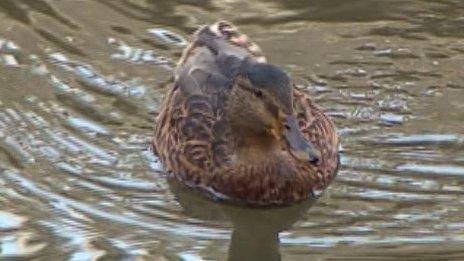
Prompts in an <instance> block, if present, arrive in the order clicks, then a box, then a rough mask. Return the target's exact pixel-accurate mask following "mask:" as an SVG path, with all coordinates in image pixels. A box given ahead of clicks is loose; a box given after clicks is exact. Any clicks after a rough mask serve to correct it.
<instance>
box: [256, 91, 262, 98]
mask: <svg viewBox="0 0 464 261" xmlns="http://www.w3.org/2000/svg"><path fill="white" fill-rule="evenodd" d="M255 95H256V97H258V98H261V97H263V92H262V91H261V90H255Z"/></svg>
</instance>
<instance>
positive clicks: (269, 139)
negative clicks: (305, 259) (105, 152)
mask: <svg viewBox="0 0 464 261" xmlns="http://www.w3.org/2000/svg"><path fill="white" fill-rule="evenodd" d="M174 81H175V82H174V84H173V85H172V88H171V89H170V90H169V92H168V93H167V96H166V98H165V101H164V103H163V105H162V106H161V109H160V110H159V114H158V117H157V119H156V124H155V130H154V141H153V150H154V153H155V154H156V155H157V156H158V157H159V158H160V160H161V162H162V163H163V164H164V167H165V170H166V171H167V173H170V174H171V175H172V176H173V177H175V178H177V179H178V180H180V181H181V182H182V183H184V184H186V185H187V186H190V187H195V188H197V189H201V190H204V191H206V192H207V193H209V194H211V195H214V196H215V197H216V198H217V197H219V198H227V199H231V200H236V201H241V202H246V203H248V204H257V205H274V204H280V205H281V204H289V203H292V202H297V201H302V200H304V199H308V198H310V197H313V196H314V195H317V193H318V192H320V191H322V190H323V189H325V188H326V187H327V186H328V185H329V183H330V181H331V180H332V179H333V178H334V177H335V175H336V172H337V169H338V162H339V160H338V159H339V156H338V143H339V141H338V137H337V135H336V132H335V128H334V124H333V123H332V121H331V120H330V119H329V118H328V117H327V116H326V115H325V114H324V113H323V111H322V110H321V109H319V108H318V107H317V106H316V105H315V104H314V103H313V102H312V101H311V100H310V98H309V96H308V95H307V94H306V93H305V92H303V91H302V90H298V89H296V88H295V87H294V84H293V83H292V80H291V78H290V77H289V75H288V74H287V73H285V72H284V71H283V70H282V69H281V68H279V67H277V66H275V65H272V64H270V63H267V62H266V58H265V57H264V55H263V53H262V51H261V49H260V48H259V47H258V46H257V45H256V44H255V43H253V42H251V41H250V40H249V39H248V37H247V36H246V35H244V34H242V33H240V32H239V31H238V29H237V28H236V27H235V26H234V25H232V24H231V23H229V22H225V21H221V22H217V23H215V24H213V25H209V26H204V27H202V28H200V29H199V30H197V31H196V33H195V34H194V35H193V39H192V42H191V43H190V45H189V46H187V48H186V49H185V50H184V52H183V54H182V57H181V58H180V61H179V63H178V65H177V68H176V70H175V77H174Z"/></svg>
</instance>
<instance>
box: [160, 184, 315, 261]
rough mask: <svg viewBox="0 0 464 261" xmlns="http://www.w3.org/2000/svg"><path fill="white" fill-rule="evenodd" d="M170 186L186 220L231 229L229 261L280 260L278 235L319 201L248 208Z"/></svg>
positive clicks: (182, 186)
mask: <svg viewBox="0 0 464 261" xmlns="http://www.w3.org/2000/svg"><path fill="white" fill-rule="evenodd" d="M168 184H169V187H170V189H171V191H172V192H173V193H174V195H175V196H176V198H177V200H178V202H179V203H180V205H181V206H182V208H183V210H184V214H186V215H187V216H189V217H192V218H196V219H201V220H203V221H207V222H209V223H211V222H220V223H226V224H230V225H231V226H232V235H231V239H230V244H229V252H228V260H242V261H243V260H281V254H280V240H279V233H280V232H282V231H283V230H287V229H290V228H291V227H292V225H293V224H295V223H296V222H297V221H299V220H302V219H303V218H304V215H305V213H307V212H308V210H309V208H310V207H311V206H312V205H313V204H314V202H315V201H316V200H315V199H312V200H307V201H305V202H302V203H298V204H295V205H292V206H287V207H280V208H276V207H274V208H247V207H244V206H237V205H232V204H228V203H223V202H222V203H221V202H214V201H212V200H211V199H209V198H207V197H206V196H204V195H202V194H200V192H197V191H192V190H191V189H189V188H187V187H186V186H184V185H183V184H181V183H179V182H178V181H177V180H174V179H169V180H168Z"/></svg>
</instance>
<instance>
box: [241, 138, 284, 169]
mask: <svg viewBox="0 0 464 261" xmlns="http://www.w3.org/2000/svg"><path fill="white" fill-rule="evenodd" d="M235 145H236V155H237V157H238V159H239V160H240V161H241V162H244V163H249V164H250V165H256V164H258V163H262V162H263V161H266V162H269V161H270V160H272V159H274V158H275V157H277V156H278V155H279V153H280V147H279V144H278V142H277V140H275V139H273V138H272V137H270V136H268V135H259V136H256V135H255V136H252V135H250V136H245V135H243V136H241V137H239V138H237V139H236V144H235Z"/></svg>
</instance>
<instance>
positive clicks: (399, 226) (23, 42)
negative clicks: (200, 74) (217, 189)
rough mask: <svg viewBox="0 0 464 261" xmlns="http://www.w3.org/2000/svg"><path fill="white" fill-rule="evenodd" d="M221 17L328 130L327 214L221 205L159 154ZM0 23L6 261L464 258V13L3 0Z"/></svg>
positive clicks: (314, 206)
mask: <svg viewBox="0 0 464 261" xmlns="http://www.w3.org/2000/svg"><path fill="white" fill-rule="evenodd" d="M220 19H227V20H230V21H232V22H233V23H235V24H237V25H238V26H239V27H240V28H241V30H242V31H243V32H245V33H247V34H248V35H249V36H250V37H251V38H252V39H253V40H254V41H256V42H257V43H258V44H259V45H260V46H261V47H262V49H263V50H264V52H265V53H266V54H267V57H268V59H269V61H270V62H272V63H275V64H277V65H279V66H282V67H283V68H285V69H286V70H287V71H288V72H289V73H290V74H291V75H292V76H293V77H294V79H295V81H296V83H297V84H298V87H299V88H303V89H306V90H307V91H308V92H309V93H310V94H311V96H312V97H313V99H314V100H315V101H316V102H317V103H319V104H320V105H321V106H323V107H324V108H325V109H327V113H328V114H329V115H330V116H331V117H332V118H333V119H334V120H335V122H336V124H337V127H338V133H339V134H340V135H341V137H342V145H343V154H342V164H343V167H342V169H341V170H340V172H339V175H338V177H337V179H336V180H335V181H334V182H333V183H332V185H331V187H330V188H329V189H328V190H327V191H326V193H325V194H324V195H323V197H322V198H321V199H319V200H318V201H317V202H316V203H314V202H306V203H304V204H300V205H296V206H293V207H291V208H284V209H261V210H250V209H242V208H239V207H234V206H229V205H224V204H217V203H213V202H210V201H208V200H205V199H204V198H202V197H201V196H200V195H197V194H196V193H192V192H191V191H185V189H182V187H179V186H178V184H175V183H173V182H171V181H169V180H167V179H166V178H165V176H164V175H163V173H162V166H161V164H160V163H159V161H158V160H157V159H156V158H155V157H154V156H153V155H152V153H151V152H150V151H149V150H148V145H149V143H150V140H151V133H152V126H153V118H154V115H156V110H157V108H158V106H159V104H160V102H161V101H162V99H163V96H164V94H165V92H166V90H167V88H168V86H169V84H170V83H171V81H172V69H173V67H174V66H175V63H176V61H177V59H178V58H179V56H180V53H181V50H182V48H183V47H184V46H185V45H186V42H187V41H188V37H189V35H190V34H191V33H192V32H193V31H194V30H195V29H196V28H197V27H198V26H199V25H201V24H205V23H211V22H214V21H216V20H220ZM0 21H1V23H0V186H1V189H0V259H14V258H16V259H35V260H95V259H103V260H202V259H207V260H215V259H219V260H224V259H227V258H229V259H231V260H247V259H249V260H278V259H280V258H281V259H283V260H308V259H309V260H311V259H316V260H320V259H331V260H332V259H342V260H360V259H364V260H373V259H375V260H378V259H385V260H389V259H390V260H417V259H420V260H444V259H446V260H452V259H455V260H463V259H464V247H463V246H464V207H463V205H464V123H463V121H464V103H463V101H464V73H463V68H464V2H463V1H461V0H436V1H428V0H311V1H303V0H298V1H297V0H294V1H285V0H280V1H277V0H250V1H241V0H221V1H209V0H199V1H191V0H172V1H157V0H115V1H113V0H82V1H54V0H1V1H0ZM279 232H280V234H278V233H279ZM279 238H280V239H279Z"/></svg>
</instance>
